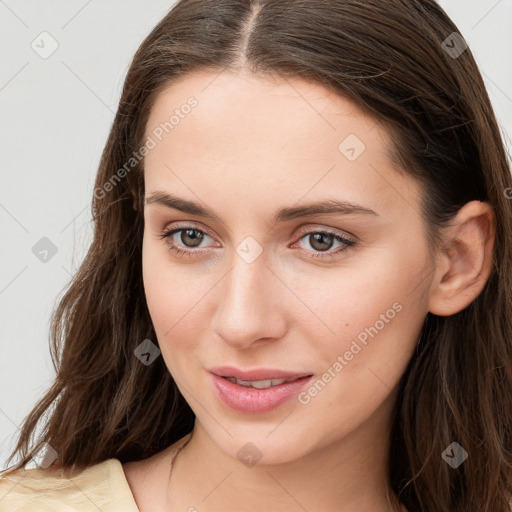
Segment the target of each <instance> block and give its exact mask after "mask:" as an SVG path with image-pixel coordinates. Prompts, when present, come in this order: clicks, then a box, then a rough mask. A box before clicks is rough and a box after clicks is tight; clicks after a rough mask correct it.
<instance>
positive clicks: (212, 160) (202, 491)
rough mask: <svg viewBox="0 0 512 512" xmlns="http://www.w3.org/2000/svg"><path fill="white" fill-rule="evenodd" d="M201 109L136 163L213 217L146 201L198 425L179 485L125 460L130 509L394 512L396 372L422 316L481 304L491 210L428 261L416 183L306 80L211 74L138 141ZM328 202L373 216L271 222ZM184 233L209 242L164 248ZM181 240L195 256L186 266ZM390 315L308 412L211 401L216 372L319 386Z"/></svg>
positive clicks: (172, 351) (182, 385) (201, 75)
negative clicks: (356, 145)
mask: <svg viewBox="0 0 512 512" xmlns="http://www.w3.org/2000/svg"><path fill="white" fill-rule="evenodd" d="M190 96H194V97H195V98H196V99H197V100H198V105H197V107H195V108H194V109H192V111H191V112H190V113H189V114H188V115H186V116H183V118H182V119H180V122H179V124H178V125H177V126H175V127H174V129H173V130H172V131H170V132H169V134H167V135H166V136H165V137H164V138H163V139H162V141H161V142H159V143H158V144H157V146H156V147H155V148H154V149H152V150H151V151H150V152H149V153H148V154H147V156H146V158H145V191H146V197H147V198H148V197H151V195H152V194H153V193H154V192H155V191H162V192H167V193H173V194H175V195H177V196H179V197H182V198H185V199H188V200H191V201H196V202H199V203H200V204H202V205H203V206H207V207H208V208H210V209H212V210H213V211H214V212H215V213H216V214H217V215H218V216H219V217H220V219H221V220H220V221H217V220H211V219H205V218H203V217H200V216H198V215H192V214H189V213H183V212H180V211H178V210H175V209H170V208H167V207H165V206H163V205H160V204H157V203H148V204H146V205H145V210H144V217H145V233H144V240H143V275H144V286H145V292H146V298H147V303H148V307H149V310H150V314H151V318H152V320H153V323H154V326H155V330H156V334H157V337H158V343H159V346H160V349H161V352H162V357H163V358H164V361H165V364H166V365H167V367H168V369H169V371H170V372H171V374H172V376H173V377H174V378H175V380H176V382H177V384H178V387H179V389H180V391H181V392H182V394H183V395H184V397H185V398H186V400H187V402H188V403H189V405H190V407H191V408H192V409H193V411H194V413H195V414H196V423H195V428H194V431H193V436H192V440H191V441H190V443H189V444H188V445H187V446H186V447H185V448H184V450H183V451H182V452H181V453H180V455H179V457H178V458H177V460H176V463H175V465H174V469H173V472H172V479H171V485H170V490H168V488H167V487H168V476H169V470H168V468H169V453H170V449H166V450H164V451H162V452H160V453H159V454H157V455H156V456H154V457H152V458H150V459H146V460H144V461H140V462H132V463H129V464H125V465H124V470H125V474H126V476H127V480H128V482H129V484H130V487H131V489H132V491H133V494H134V498H135V500H136V502H137V504H138V506H139V508H140V510H141V511H142V512H152V511H157V510H159V511H160V510H167V511H178V510H180V511H187V510H195V509H191V508H190V507H196V509H197V510H198V511H201V512H203V511H217V510H223V511H235V510H236V511H238V512H241V511H247V512H249V511H254V510H269V511H273V512H278V511H286V512H294V511H297V512H299V511H304V510H307V511H308V512H316V511H325V510H341V508H342V509H343V511H344V512H370V511H372V512H384V511H386V512H387V511H390V510H392V507H391V505H390V504H389V502H388V500H387V497H386V490H387V488H388V484H387V481H386V474H387V461H388V450H389V436H390V429H391V418H392V414H393V410H394V407H395V402H396V394H397V390H398V384H399V381H400V378H401V376H402V375H403V373H404V371H405V369H406V366H407V364H408V362H409V360H410V358H411V356H412V353H413V351H414V348H415V346H416V343H417V340H418V338H419V336H420V333H421V329H422V326H423V323H424V321H425V317H426V315H427V312H428V311H430V312H432V313H434V314H437V315H452V314H454V313H456V312H458V311H460V310H462V309H463V308H465V307H466V306H467V305H468V304H469V303H471V302H472V301H473V300H474V299H475V298H476V297H477V296H478V294H479V293H480V292H481V291H482V289H483V287H484V285H485V282H486V281H487V279H488V277H489V274H490V271H491V266H492V249H493V243H494V222H495V221H494V215H493V211H492V209H491V208H490V207H489V205H488V204H486V203H480V202H478V201H472V202H471V203H468V204H467V205H465V206H464V207H463V208H462V209H461V210H460V211H459V214H458V216H457V217H456V219H455V221H454V222H453V224H452V225H451V226H450V227H449V228H446V229H445V230H444V231H443V237H444V238H443V240H444V242H445V243H446V246H447V249H446V250H443V251H441V252H440V253H439V254H438V255H437V257H436V258H434V255H433V254H432V248H431V247H429V246H428V245H427V241H426V238H425V235H424V221H423V219H422V217H421V215H420V198H421V195H420V194H421V188H420V186H419V184H418V183H416V181H415V180H414V179H413V178H412V177H410V176H408V175H407V174H401V173H399V172H397V170H396V169H395V168H394V167H393V165H392V164H391V162H390V159H389V157H388V155H387V153H386V152H387V149H388V146H389V144H390V140H391V137H390V134H389V133H388V132H387V131H386V130H385V129H384V128H383V127H382V126H381V125H380V124H379V123H378V122H377V121H376V120H375V119H374V118H372V117H370V116H369V115H368V114H367V113H365V112H363V111H362V110H361V109H359V108H358V107H357V106H356V105H355V104H353V103H351V102H350V101H348V100H347V99H345V98H343V97H340V96H338V95H335V94H333V93H332V92H329V91H328V90H327V89H325V88H323V87H322V86H320V85H317V84H312V83H308V82H305V81H303V80H299V79H296V80H295V79H294V80H291V79H288V80H286V81H285V80H284V79H280V78H272V79H271V78H270V77H268V76H266V77H262V76H258V77H256V76H254V75H250V74H249V73H248V72H245V71H241V72H240V73H237V74H235V73H228V72H222V73H220V74H219V72H218V71H201V72H196V73H194V74H188V75H186V76H184V77H181V79H180V80H179V81H178V82H175V83H174V84H172V86H170V87H168V88H167V89H166V90H164V91H162V92H161V93H160V94H159V96H158V97H157V100H156V102H155V104H154V106H153V108H152V111H151V114H150V118H149V120H148V123H147V132H146V135H151V131H152V130H153V129H154V127H156V126H158V125H159V123H161V122H165V121H166V120H168V118H169V115H170V114H171V113H172V112H173V111H174V110H175V109H176V108H179V107H180V105H183V104H184V103H186V100H187V98H189V97H190ZM349 134H355V135H357V137H358V138H359V139H360V140H361V141H363V143H364V144H365V146H366V149H365V150H364V151H363V152H362V153H361V154H360V156H358V158H357V159H356V160H354V161H350V160H349V159H347V158H346V156H345V155H344V154H343V153H342V152H340V150H339V149H338V146H339V144H340V143H341V142H342V141H343V140H344V139H345V138H346V137H347V136H348V135H349ZM326 199H340V200H346V201H351V202H354V203H358V204H360V205H362V206H364V207H366V208H370V209H372V210H374V211H375V212H376V214H377V215H366V214H351V215H341V214H339V213H337V214H321V215H318V214H317V215H312V216H308V217H302V218H296V219H292V220H287V221H284V222H279V223H277V224H276V223H274V222H273V221H272V216H273V214H274V212H275V211H276V210H278V209H280V208H283V207H288V206H297V205H303V204H305V203H309V202H314V201H319V200H326ZM178 222H180V223H181V224H180V225H179V226H177V223H178ZM183 223H185V224H186V227H187V228H188V229H192V228H193V229H198V230H200V231H202V232H204V233H206V236H204V239H203V240H202V242H200V243H199V246H195V245H194V244H193V241H192V240H191V239H190V238H188V237H187V236H186V235H187V233H186V232H185V231H181V232H178V233H176V234H175V235H174V236H173V237H172V240H171V239H169V238H168V239H164V240H162V239H160V238H159V235H160V234H161V233H162V232H164V230H166V229H170V228H171V227H182V228H183ZM189 226H190V228H189ZM325 230H327V231H331V232H334V233H335V234H338V235H342V236H345V237H348V238H351V239H352V240H354V241H356V245H354V246H352V247H351V248H349V249H348V251H346V252H341V253H339V252H338V253H337V254H335V253H336V251H337V250H338V249H339V248H340V247H343V245H344V244H343V243H341V242H338V241H336V239H334V238H332V239H330V238H327V239H326V240H324V242H323V243H324V245H323V247H325V248H326V249H325V250H324V251H322V249H321V247H322V245H321V244H319V243H316V244H315V241H314V239H313V237H312V236H308V235H307V233H318V232H322V231H325ZM247 236H251V237H253V238H254V240H256V241H257V243H258V244H259V246H260V247H261V248H262V249H263V252H262V253H261V254H260V255H259V256H258V257H257V258H256V259H255V260H254V261H253V262H252V263H247V261H245V260H244V259H243V258H241V257H240V256H239V255H238V254H237V252H236V248H237V246H239V244H241V242H242V241H244V239H246V237H247ZM455 239H457V240H458V243H457V244H453V241H454V240H455ZM172 242H174V243H175V244H176V245H178V246H179V247H180V248H181V249H183V250H189V251H191V252H193V251H194V250H195V251H197V250H201V249H202V250H203V251H204V252H202V253H201V254H200V255H192V257H188V256H183V255H177V254H176V253H175V252H171V251H169V249H168V244H170V243H172ZM319 247H320V249H319ZM314 254H320V255H322V254H323V255H326V257H325V258H323V259H321V258H315V257H313V256H312V255H314ZM396 303H398V304H399V305H400V306H401V310H400V311H399V312H396V314H395V315H394V318H392V319H391V320H389V319H388V322H386V323H385V325H384V327H383V328H381V329H380V330H379V332H378V334H377V335H375V336H374V337H373V338H369V339H368V342H367V345H365V346H362V349H361V350H360V351H359V352H358V353H357V354H356V355H354V356H353V358H352V359H351V360H350V361H346V359H345V361H346V362H347V364H346V365H344V367H343V369H342V370H341V371H339V372H337V373H336V372H334V373H335V377H333V378H332V379H331V381H330V382H329V383H327V384H326V386H325V387H324V388H323V389H322V390H321V392H318V393H317V395H316V396H313V397H310V398H311V399H310V401H309V402H308V403H307V404H303V403H300V402H299V400H297V399H295V398H293V399H292V400H289V401H288V402H286V403H284V404H282V405H281V406H279V407H277V408H276V409H274V410H272V411H269V412H266V413H260V414H256V415H250V414H245V413H241V412H236V411H233V410H231V409H230V408H228V407H227V406H225V405H224V404H223V403H222V402H220V401H219V400H218V399H217V397H216V395H215V393H214V390H213V387H212V385H211V382H210V375H209V373H208V372H207V369H208V368H211V367H213V366H219V365H233V366H236V367H239V368H261V367H266V368H280V369H283V370H294V371H297V372H307V373H312V374H314V375H315V377H314V379H315V380H316V379H318V378H320V377H321V376H322V375H323V374H324V372H326V370H327V369H328V368H329V367H331V368H332V366H333V363H334V362H335V361H336V360H337V358H338V356H339V355H342V356H343V354H345V353H346V352H347V351H348V350H349V349H350V346H351V343H352V341H353V340H354V339H356V338H357V336H358V335H359V334H360V333H361V332H362V331H364V330H365V328H369V327H370V326H374V325H376V321H377V320H379V319H380V318H382V317H381V315H382V314H386V311H388V310H390V308H392V305H393V304H396ZM360 345H361V344H360ZM248 442H251V443H253V445H255V446H256V447H257V448H258V450H259V452H260V453H261V458H260V459H259V461H258V463H257V464H256V465H254V466H252V467H249V466H247V465H245V464H244V463H243V462H242V461H241V460H239V459H238V457H237V452H238V451H239V450H240V448H242V447H243V446H244V445H245V444H246V443H248ZM170 448H171V449H172V448H173V447H170ZM440 463H441V462H440ZM341 504H343V506H342V507H341Z"/></svg>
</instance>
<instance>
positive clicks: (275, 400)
mask: <svg viewBox="0 0 512 512" xmlns="http://www.w3.org/2000/svg"><path fill="white" fill-rule="evenodd" d="M211 376H212V379H213V387H214V388H215V391H216V392H217V396H218V397H219V398H220V400H221V401H222V402H223V403H224V404H226V405H227V406H228V407H231V409H234V410H235V411H240V412H245V413H258V412H266V411H270V410H272V409H275V408H276V407H278V406H279V405H281V404H282V403H284V402H286V401H287V400H289V399H290V398H292V397H293V396H297V395H298V393H299V392H300V390H301V389H302V388H303V387H304V386H305V385H306V384H307V383H308V382H309V381H310V380H311V379H312V378H313V376H312V375H311V376H309V377H302V378H300V379H297V380H295V381H292V382H284V383H283V384H278V385H277V386H271V387H269V388H267V389H256V388H252V387H247V386H240V385H238V384H235V383H234V382H231V381H229V380H228V379H226V378H224V377H219V376H218V375H215V374H213V373H212V374H211Z"/></svg>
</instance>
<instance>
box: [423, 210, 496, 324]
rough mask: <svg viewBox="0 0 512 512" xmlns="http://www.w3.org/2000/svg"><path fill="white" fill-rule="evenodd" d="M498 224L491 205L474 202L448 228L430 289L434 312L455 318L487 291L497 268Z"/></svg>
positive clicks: (430, 301)
mask: <svg viewBox="0 0 512 512" xmlns="http://www.w3.org/2000/svg"><path fill="white" fill-rule="evenodd" d="M495 222H496V221H495V215H494V211H493V209H492V207H491V206H490V204H488V203H483V202H481V201H470V202H469V203H466V204H465V205H464V206H463V207H462V208H461V209H460V210H459V211H458V213H457V215H456V217H455V219H454V220H453V222H452V223H451V224H450V226H449V227H448V228H445V232H444V234H443V241H444V243H443V249H442V251H441V254H440V255H439V257H438V261H437V265H436V271H435V277H434V279H433V281H432V284H431V288H430V299H429V311H430V312H431V313H433V314H434V315H439V316H450V315H454V314H455V313H458V312H459V311H462V310H463V309H464V308H465V307H467V306H468V305H469V304H471V302H473V300H475V299H476V297H478V295H479V294H480V292H481V291H482V290H483V288H484V286H485V283H486V282H487V280H488V279H489V276H490V275H491V271H492V268H493V248H494V238H495Z"/></svg>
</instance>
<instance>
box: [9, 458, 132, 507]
mask: <svg viewBox="0 0 512 512" xmlns="http://www.w3.org/2000/svg"><path fill="white" fill-rule="evenodd" d="M4 473H5V472H4ZM4 473H0V512H36V511H37V512H47V511H48V512H49V511H52V512H86V511H87V512H88V511H93V510H94V511H95V512H97V511H98V510H101V511H102V512H111V511H112V512H113V511H114V510H123V511H125V512H139V511H138V508H137V506H136V504H135V501H134V500H133V495H132V494H131V492H130V488H129V486H128V483H127V481H126V478H125V476H124V473H123V469H122V465H121V462H120V461H119V460H118V459H107V460H105V461H103V462H100V463H98V464H94V465H92V466H88V467H85V468H80V469H73V471H72V472H71V474H70V476H69V477H66V476H65V475H64V472H63V470H62V469H61V468H54V467H53V466H52V467H50V468H47V469H43V468H33V469H25V470H17V471H15V472H13V473H10V474H8V475H5V474H4Z"/></svg>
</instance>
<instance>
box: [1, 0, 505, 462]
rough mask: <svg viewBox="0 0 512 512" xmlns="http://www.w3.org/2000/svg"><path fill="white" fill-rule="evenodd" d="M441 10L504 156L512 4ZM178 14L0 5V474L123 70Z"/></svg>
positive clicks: (76, 259) (156, 7)
mask: <svg viewBox="0 0 512 512" xmlns="http://www.w3.org/2000/svg"><path fill="white" fill-rule="evenodd" d="M440 3H441V5H442V6H443V7H444V8H445V10H446V11H447V12H448V14H449V15H450V16H451V17H452V19H453V20H454V21H455V23H456V24H457V25H458V27H459V29H460V32H461V34H462V35H463V36H464V38H465V39H466V41H467V43H468V44H469V46H470V48H471V50H472V51H473V53H474V55H475V57H476V60H477V62H478V64H479V66H480V69H481V71H482V72H483V76H484V79H485V82H486V84H487V87H488V91H489V94H490V96H491V100H492V102H493V105H494V107H495V110H496V114H497V116H498V121H499V122H500V125H501V127H502V132H503V135H504V136H505V142H506V144H507V146H508V148H510V142H509V141H510V138H509V135H510V134H512V35H511V34H512V0H492V1H489V0H446V1H441V2H440ZM173 4H174V2H173V1H164V0H158V1H157V0H151V1H146V2H142V1H138V2H137V1H135V0H122V1H121V0H115V1H114V0H108V1H107V0H104V1H101V2H100V1H99V0H89V1H84V0H80V1H78V0H73V1H67V2H64V1H45V2H41V1H36V0H30V1H29V0H26V1H14V0H10V1H3V0H0V38H1V39H0V52H1V57H2V60H1V63H2V65H1V67H0V109H1V122H0V127H1V136H0V145H1V153H0V154H1V166H0V172H1V180H2V181H1V183H2V185H1V187H0V227H1V233H2V235H1V236H2V243H1V245H0V251H1V254H0V256H1V265H0V311H1V312H2V316H1V323H0V329H1V330H0V348H1V356H0V390H1V395H0V469H2V468H4V467H5V460H6V458H7V455H8V453H9V452H10V450H11V449H12V448H13V447H14V439H15V435H16V434H17V432H18V429H19V426H20V425H21V422H22V420H23V419H24V417H25V416H26V415H27V414H28V413H29V411H30V410H31V408H32V407H33V405H34V404H35V402H36V401H37V400H38V399H39V398H40V397H41V396H42V394H43V392H44V391H45V390H46V389H47V388H48V386H49V385H50V383H51V382H52V380H53V377H54V370H53V366H52V363H51V358H50V352H49V346H48V332H49V321H50V315H51V312H52V310H53V308H54V306H55V303H56V300H57V298H58V297H59V296H60V295H61V293H62V290H63V289H64V287H65V286H66V284H67V283H68V282H69V280H70V277H71V276H72V274H73V273H74V272H75V271H76V269H77V268H78V266H79V264H80V262H81V260H82V258H83V257H84V255H85V253H86V250H87V247H88V245H89V243H90V242H91V239H92V229H91V228H92V226H91V219H90V202H91V198H92V194H93V184H94V178H95V174H96V170H97V166H98V163H99V158H100V154H101V151H102V149H103V145H104V143H105V141H106V137H107V134H108V130H109V128H110V125H111V122H112V120H113V117H114V112H115V109H116V106H117V103H118V101H119V96H120V92H121V88H122V83H123V80H124V77H125V74H126V71H127V69H128V66H129V63H130V60H131V58H132V57H133V54H134V52H135V50H136V49H137V47H138V45H139V44H140V43H141V41H142V39H143V38H144V37H145V36H146V35H147V34H148V33H149V32H150V30H151V29H152V27H153V26H154V25H155V24H156V23H157V22H158V21H159V20H160V19H161V18H162V17H163V16H164V15H165V14H166V12H167V11H168V10H169V9H170V8H171V7H172V5H173ZM42 32H47V33H48V34H49V35H42V36H41V35H40V34H41V33H42ZM56 44H58V47H57V49H56V50H55V51H54V52H53V53H52V54H51V55H49V56H46V55H45V54H44V52H49V51H50V50H51V49H52V45H54V46H55V45H56ZM41 55H42V56H44V57H47V58H42V56H41ZM509 152H510V149H509ZM43 237H46V238H48V239H49V240H51V243H52V244H53V246H55V248H56V249H57V252H56V253H55V254H54V255H52V253H51V252H49V253H48V255H47V256H46V259H47V261H46V262H44V261H41V260H40V259H39V258H38V257H36V254H34V252H33V247H34V246H35V245H36V244H37V243H38V242H39V243H40V244H43V245H44V244H47V242H40V240H41V239H42V238H43ZM36 247H39V246H36ZM43 248H44V247H43ZM40 257H44V254H41V255H40Z"/></svg>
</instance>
